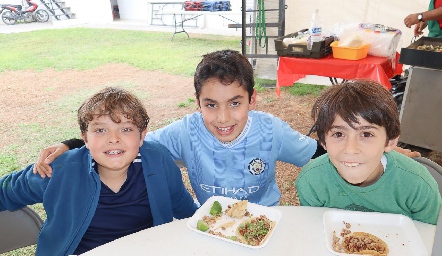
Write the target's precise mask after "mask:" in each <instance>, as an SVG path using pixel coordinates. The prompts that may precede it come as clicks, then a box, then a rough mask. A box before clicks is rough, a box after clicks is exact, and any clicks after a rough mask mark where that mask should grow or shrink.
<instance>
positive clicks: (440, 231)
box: [413, 157, 442, 256]
mask: <svg viewBox="0 0 442 256" xmlns="http://www.w3.org/2000/svg"><path fill="white" fill-rule="evenodd" d="M413 159H414V160H416V161H417V162H419V163H421V164H422V165H424V166H425V167H427V169H428V171H429V172H430V173H431V175H432V176H433V178H434V179H435V180H436V182H437V185H438V186H439V192H440V193H441V194H442V167H441V166H440V165H438V164H436V163H435V162H433V161H431V160H430V159H427V158H425V157H415V158H413ZM431 255H432V256H440V255H442V208H441V210H440V212H439V219H438V220H437V226H436V233H435V236H434V242H433V250H432V253H431Z"/></svg>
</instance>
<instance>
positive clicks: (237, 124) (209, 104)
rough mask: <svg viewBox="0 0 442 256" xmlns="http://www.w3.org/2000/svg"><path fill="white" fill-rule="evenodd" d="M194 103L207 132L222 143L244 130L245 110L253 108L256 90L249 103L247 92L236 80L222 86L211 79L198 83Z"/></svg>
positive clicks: (246, 117) (246, 115)
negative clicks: (198, 91)
mask: <svg viewBox="0 0 442 256" xmlns="http://www.w3.org/2000/svg"><path fill="white" fill-rule="evenodd" d="M197 103H198V106H199V108H198V110H199V111H200V112H201V114H202V116H203V120H204V125H205V126H206V127H207V129H208V130H209V131H210V133H212V134H213V135H214V136H215V137H216V138H217V139H218V140H220V141H222V142H231V141H233V140H234V139H236V138H237V137H238V136H239V135H240V134H241V132H242V130H243V129H244V127H245V125H246V123H247V119H248V113H249V110H253V109H254V108H255V105H256V91H255V92H254V93H253V95H252V97H251V100H250V102H249V94H248V93H247V91H246V90H245V89H244V88H243V87H241V86H240V84H239V83H238V82H237V81H235V82H233V83H232V84H229V85H223V84H222V83H221V82H220V81H218V79H215V78H212V79H208V80H207V81H206V82H205V83H204V85H203V86H202V88H201V93H200V97H199V99H197Z"/></svg>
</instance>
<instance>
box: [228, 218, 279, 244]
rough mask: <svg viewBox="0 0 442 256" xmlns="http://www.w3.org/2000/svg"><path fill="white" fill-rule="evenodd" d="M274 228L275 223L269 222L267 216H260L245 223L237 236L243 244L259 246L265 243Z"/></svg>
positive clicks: (240, 227) (237, 232) (240, 226)
mask: <svg viewBox="0 0 442 256" xmlns="http://www.w3.org/2000/svg"><path fill="white" fill-rule="evenodd" d="M274 226H275V222H274V221H271V220H269V219H268V218H267V217H266V216H265V215H260V216H259V217H253V218H251V219H248V220H245V221H243V222H242V223H241V224H240V225H239V226H238V228H237V230H236V235H237V238H238V241H240V242H241V243H244V244H248V245H252V246H258V245H261V244H262V243H263V242H264V241H265V239H266V238H267V236H268V234H270V231H271V230H272V228H273V227H274Z"/></svg>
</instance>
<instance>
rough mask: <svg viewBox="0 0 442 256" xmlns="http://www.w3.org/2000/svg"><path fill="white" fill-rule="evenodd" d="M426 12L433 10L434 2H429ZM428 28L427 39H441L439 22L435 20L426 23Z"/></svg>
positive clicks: (441, 32) (441, 33) (432, 0)
mask: <svg viewBox="0 0 442 256" xmlns="http://www.w3.org/2000/svg"><path fill="white" fill-rule="evenodd" d="M428 10H429V11H430V10H434V0H431V1H430V5H429V6H428ZM427 26H428V31H429V32H428V36H429V37H442V31H441V30H440V27H439V22H437V20H429V21H427Z"/></svg>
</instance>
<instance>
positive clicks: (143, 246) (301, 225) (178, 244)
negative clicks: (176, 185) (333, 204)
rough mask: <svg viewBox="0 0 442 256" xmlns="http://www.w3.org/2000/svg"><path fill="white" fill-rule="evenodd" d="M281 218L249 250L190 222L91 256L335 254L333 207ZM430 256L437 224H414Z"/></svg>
mask: <svg viewBox="0 0 442 256" xmlns="http://www.w3.org/2000/svg"><path fill="white" fill-rule="evenodd" d="M276 208H277V209H279V210H281V212H282V218H281V220H280V222H279V224H278V226H277V227H276V230H275V232H274V234H273V236H272V237H271V238H270V240H269V242H268V244H267V245H266V246H265V247H263V248H260V249H250V248H247V247H243V246H240V245H237V244H233V243H229V242H226V241H223V240H220V239H216V238H213V237H210V236H206V235H203V234H199V233H197V232H194V231H192V230H190V229H188V228H187V220H188V219H183V220H178V221H173V222H171V223H168V224H164V225H161V226H157V227H153V228H149V229H146V230H142V231H140V232H138V233H135V234H132V235H129V236H126V237H123V238H120V239H117V240H115V241H113V242H110V243H108V244H105V245H102V246H100V247H97V248H95V249H93V250H91V251H89V252H87V253H85V254H82V255H86V256H92V255H100V256H101V255H107V256H112V255H119V256H120V255H132V256H133V255H148V254H149V255H180V256H185V255H222V256H225V255H333V254H332V253H330V252H329V251H328V250H327V247H326V245H325V238H324V232H323V213H324V212H325V211H327V210H330V208H322V207H305V206H277V207H276ZM413 223H414V225H415V226H416V228H417V230H418V232H419V234H420V236H421V238H422V240H423V241H424V244H425V246H426V248H427V250H428V253H429V255H431V249H432V246H433V240H434V234H435V227H436V226H434V225H430V224H426V223H422V222H419V221H413Z"/></svg>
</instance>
